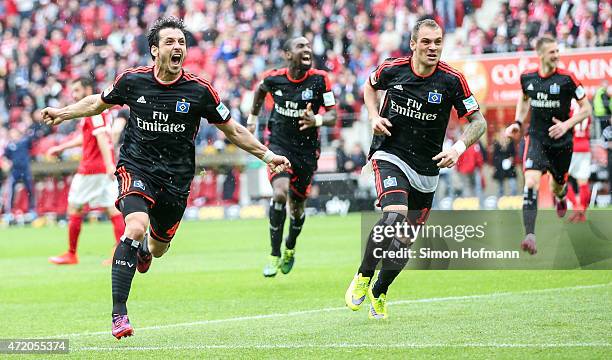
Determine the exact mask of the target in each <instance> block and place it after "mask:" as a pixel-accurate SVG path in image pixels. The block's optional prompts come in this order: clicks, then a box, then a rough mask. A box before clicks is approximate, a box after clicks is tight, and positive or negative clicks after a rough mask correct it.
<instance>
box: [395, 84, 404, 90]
mask: <svg viewBox="0 0 612 360" xmlns="http://www.w3.org/2000/svg"><path fill="white" fill-rule="evenodd" d="M394 88H395V89H397V90H401V91H404V88H403V87H402V85H399V84H398V85H395V86H394Z"/></svg>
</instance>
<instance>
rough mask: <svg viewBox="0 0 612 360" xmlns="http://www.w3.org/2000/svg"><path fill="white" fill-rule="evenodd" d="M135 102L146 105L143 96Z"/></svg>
mask: <svg viewBox="0 0 612 360" xmlns="http://www.w3.org/2000/svg"><path fill="white" fill-rule="evenodd" d="M136 102H138V103H141V104H146V103H147V101H146V100H145V98H144V96H141V97H139V98H138V100H136Z"/></svg>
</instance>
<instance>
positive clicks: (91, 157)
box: [47, 77, 125, 265]
mask: <svg viewBox="0 0 612 360" xmlns="http://www.w3.org/2000/svg"><path fill="white" fill-rule="evenodd" d="M93 86H94V84H93V80H92V79H91V78H89V77H81V78H79V79H77V80H75V81H74V82H73V83H72V85H71V88H72V97H73V98H74V100H76V101H79V100H81V99H83V98H84V97H86V96H89V95H92V94H93V91H94V87H93ZM111 121H112V119H111V115H110V112H108V111H104V112H102V113H101V114H99V115H94V116H87V117H84V118H83V119H82V121H81V126H80V127H81V128H80V130H81V131H80V134H79V135H77V136H76V137H74V138H72V139H70V140H68V141H66V142H64V143H62V144H59V145H56V146H52V147H50V148H49V149H48V150H47V155H48V156H51V155H55V154H57V153H60V152H62V151H64V150H66V149H70V148H73V147H77V146H81V147H82V158H81V163H80V164H79V168H78V170H77V173H76V175H74V177H73V178H72V182H71V183H70V191H69V192H68V252H66V253H65V254H62V255H59V256H54V257H51V258H49V261H50V262H52V263H54V264H58V265H68V264H77V263H78V262H79V259H78V256H77V244H78V241H79V234H80V232H81V223H82V222H83V213H82V210H83V207H84V206H85V205H89V207H90V208H98V207H102V208H104V210H105V211H106V214H107V215H108V218H109V219H110V221H111V223H112V224H113V233H114V235H115V241H116V243H117V244H118V243H119V241H120V240H121V235H123V233H124V231H125V224H124V222H123V216H121V213H120V212H119V211H118V210H117V208H116V207H115V199H116V198H117V180H116V179H115V175H114V173H115V156H114V148H113V142H112V139H111ZM111 263H112V261H111V260H110V259H107V260H105V261H104V264H108V265H110V264H111Z"/></svg>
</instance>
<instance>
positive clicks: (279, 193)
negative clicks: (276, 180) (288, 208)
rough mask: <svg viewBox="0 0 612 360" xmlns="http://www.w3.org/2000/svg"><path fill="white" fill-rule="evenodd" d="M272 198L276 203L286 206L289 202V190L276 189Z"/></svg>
mask: <svg viewBox="0 0 612 360" xmlns="http://www.w3.org/2000/svg"><path fill="white" fill-rule="evenodd" d="M272 197H273V198H274V202H277V203H281V204H284V203H286V202H287V190H285V189H282V188H274V192H273V195H272Z"/></svg>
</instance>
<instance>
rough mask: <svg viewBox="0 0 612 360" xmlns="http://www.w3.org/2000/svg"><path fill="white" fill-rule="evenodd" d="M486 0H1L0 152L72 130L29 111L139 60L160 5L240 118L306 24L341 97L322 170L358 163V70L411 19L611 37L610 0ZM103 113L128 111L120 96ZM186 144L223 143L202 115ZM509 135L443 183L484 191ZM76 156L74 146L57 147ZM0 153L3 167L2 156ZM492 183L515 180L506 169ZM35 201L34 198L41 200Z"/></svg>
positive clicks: (522, 33)
mask: <svg viewBox="0 0 612 360" xmlns="http://www.w3.org/2000/svg"><path fill="white" fill-rule="evenodd" d="M491 2H495V3H498V5H499V6H500V8H501V11H499V12H497V13H496V14H495V16H494V17H493V18H488V19H484V20H486V21H485V22H483V21H482V20H483V19H478V17H477V16H475V14H476V11H477V9H479V8H481V7H483V6H484V5H486V4H484V1H482V0H424V1H417V0H357V1H348V0H336V1H334V0H293V1H291V0H262V1H255V0H241V1H232V0H220V1H210V0H0V159H3V158H5V156H4V155H5V154H4V152H5V149H6V148H7V145H8V144H9V143H11V142H13V143H15V142H17V141H22V146H28V147H29V148H30V155H31V157H32V161H34V162H49V161H51V159H49V158H48V157H46V156H45V155H44V154H45V151H46V150H47V149H48V148H49V147H50V146H53V145H55V144H57V143H58V142H61V141H64V140H65V139H67V138H69V137H70V136H73V134H74V132H75V130H76V129H77V125H78V123H77V122H66V123H64V124H62V125H61V126H59V127H57V128H55V129H49V128H47V127H45V126H43V125H41V124H40V123H38V121H39V120H40V115H39V110H40V109H41V108H43V107H45V106H63V105H66V104H68V103H70V102H72V101H73V100H72V99H71V96H70V91H69V87H68V84H69V82H70V80H72V79H75V78H77V77H79V76H83V75H90V76H92V77H93V78H94V79H95V81H96V84H97V90H101V89H103V88H104V87H106V86H107V85H108V84H109V83H111V82H112V81H113V79H114V78H115V76H116V75H117V74H118V73H119V72H121V71H122V70H123V69H126V68H129V67H133V66H139V65H146V64H150V62H151V59H150V55H149V47H148V44H147V39H146V32H147V29H148V28H149V26H150V25H151V24H152V22H153V21H155V20H156V19H157V18H158V17H160V16H163V15H174V16H177V17H181V18H183V19H184V21H185V24H186V27H187V29H188V30H189V34H188V56H187V59H186V63H185V67H186V68H188V69H189V70H190V71H192V72H194V73H197V74H199V75H201V76H203V77H205V78H208V79H210V80H211V81H212V83H213V85H214V86H215V88H216V89H217V90H218V91H219V93H220V96H221V98H222V99H225V101H226V103H227V104H228V105H229V106H230V108H231V110H232V116H233V118H234V119H236V120H238V121H241V122H242V123H243V124H244V123H245V122H246V117H247V116H248V111H249V110H250V106H251V99H252V89H253V86H254V84H255V83H256V82H257V81H258V74H261V73H262V72H263V71H264V70H265V69H269V68H273V67H279V66H282V58H281V55H282V54H281V52H280V47H281V46H282V43H283V41H284V39H286V38H287V37H289V36H292V35H301V34H303V35H305V36H306V37H307V38H309V39H310V41H311V43H312V48H313V52H314V57H315V66H316V67H317V68H320V69H324V70H327V71H329V72H330V74H331V79H332V82H333V91H334V93H335V95H336V99H337V102H338V108H339V109H338V110H339V120H338V123H337V125H336V127H334V128H330V129H322V132H321V134H322V138H323V139H322V143H323V145H324V148H325V149H327V150H328V152H330V151H331V152H332V153H333V154H334V156H332V157H333V159H332V160H330V161H331V163H333V164H331V165H330V166H327V167H326V166H324V167H323V169H322V171H329V172H336V171H337V172H357V171H359V170H360V168H361V167H362V166H363V165H364V164H365V156H364V149H365V151H367V146H368V143H369V140H370V133H369V125H368V124H367V118H366V114H365V109H364V108H363V107H362V101H361V99H362V88H363V84H364V82H365V81H366V80H367V78H368V75H369V73H370V72H371V71H372V69H373V68H374V67H375V66H376V65H377V64H378V63H379V62H381V61H382V60H384V59H385V58H387V57H390V56H404V55H408V54H409V53H410V48H409V39H410V30H411V28H412V26H413V25H414V24H415V22H416V21H418V20H420V19H423V18H426V17H429V18H435V19H436V20H437V21H438V22H439V23H440V24H443V26H444V28H445V31H446V33H447V35H446V36H447V39H446V49H445V54H451V55H454V56H461V55H462V54H467V53H469V54H481V53H491V52H507V51H526V50H531V49H533V45H534V44H533V43H534V39H535V38H536V37H537V36H540V35H543V34H552V35H553V36H555V37H556V38H557V39H558V40H559V42H560V44H561V46H562V47H592V46H601V45H610V44H612V32H611V31H612V7H611V1H610V0H598V1H595V0H535V1H525V0H510V1H509V2H501V1H497V0H491ZM114 115H115V116H116V117H117V116H123V117H125V116H126V115H125V112H118V111H117V110H115V114H114ZM494 137H495V134H493V138H494ZM197 144H198V145H197V151H198V153H199V154H201V155H211V154H217V153H219V152H226V151H228V146H227V144H226V142H225V140H224V139H223V138H222V137H221V133H220V132H218V131H216V129H215V128H214V127H211V126H207V125H206V124H205V121H204V122H203V126H202V127H201V130H200V133H199V134H198V137H197ZM516 146H517V144H514V143H510V144H508V142H507V141H505V140H502V139H498V141H490V142H489V143H488V144H483V146H482V147H480V148H475V149H474V150H473V151H474V152H475V154H474V155H473V158H472V159H470V160H469V161H467V164H464V167H463V170H462V167H459V168H458V170H453V172H454V171H457V172H458V173H457V174H459V178H460V179H461V183H463V181H465V184H470V186H468V187H465V186H456V187H457V188H458V189H459V190H457V191H455V190H453V188H454V186H452V185H450V186H449V191H452V192H455V193H457V195H461V194H462V193H463V191H467V190H465V189H473V190H471V191H472V192H478V191H481V190H482V186H483V185H485V184H484V177H482V179H481V178H480V177H478V178H474V175H473V174H474V172H475V170H474V169H476V170H478V169H481V168H482V167H483V166H485V165H486V164H488V166H491V169H494V168H495V166H496V165H495V164H494V160H495V159H497V158H499V157H500V156H502V158H501V160H500V161H502V160H503V159H505V158H508V157H512V158H513V157H516V154H517V152H516V151H515V147H516ZM330 149H331V150H330ZM502 153H503V154H502ZM500 154H501V155H500ZM78 156H79V153H78V149H77V150H75V151H73V152H70V151H68V152H65V153H64V155H63V156H62V157H63V158H64V159H78ZM504 156H505V157H504ZM26 160H28V162H29V159H26ZM53 161H56V160H55V159H54V160H53ZM0 162H2V163H3V168H4V172H3V173H4V175H3V176H4V177H6V174H7V173H8V171H9V169H8V166H7V165H6V164H7V163H8V162H7V161H6V160H0ZM12 166H17V163H16V162H13V164H12ZM513 169H514V168H513ZM502 170H504V171H505V173H506V174H507V175H506V176H502V175H501V174H502V173H504V171H501V170H500V171H495V172H496V173H499V174H500V175H499V177H500V178H501V179H502V180H504V179H506V178H512V179H514V178H515V175H514V174H512V175H510V172H508V171H507V169H502ZM222 171H223V172H224V175H225V176H224V177H223V179H230V180H229V181H230V183H228V185H227V186H225V185H223V186H221V185H218V186H217V188H219V189H221V190H220V193H219V194H217V195H216V198H217V199H218V200H220V199H221V200H222V199H225V198H226V195H224V194H225V193H227V199H226V200H227V201H238V200H237V195H236V194H235V193H236V189H235V187H236V183H237V180H236V178H237V177H238V178H239V173H237V172H236V169H235V168H229V169H227V170H222ZM446 176H447V175H443V177H446ZM449 176H450V175H449ZM496 176H497V175H496ZM231 179H233V180H231ZM2 180H3V179H0V181H2ZM197 181H206V179H200V178H198V179H197ZM215 181H217V180H215ZM219 181H220V180H219ZM223 181H226V180H223ZM232 181H233V187H232V183H231V182H232ZM44 183H45V182H44V181H41V182H40V184H43V185H44ZM43 185H39V186H38V188H37V189H36V191H38V192H39V193H40V192H41V191H43V190H44V186H43ZM5 187H6V186H5ZM226 187H227V189H226ZM443 188H444V187H443ZM502 190H503V189H502ZM502 190H500V191H502ZM202 191H203V192H206V191H207V190H202ZM503 192H512V193H516V192H517V191H516V184H515V182H514V181H510V185H509V187H508V189H507V190H503ZM503 192H500V194H502V193H503ZM42 196H43V197H44V195H42ZM211 196H212V195H211ZM5 203H6V199H5ZM25 203H29V202H28V201H25V202H24V204H25ZM5 205H6V204H5ZM32 206H38V207H39V211H40V206H42V205H40V203H39V204H38V205H32ZM32 206H29V205H28V207H32ZM5 209H6V206H5ZM29 210H32V211H35V209H29ZM43 210H44V209H43Z"/></svg>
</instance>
